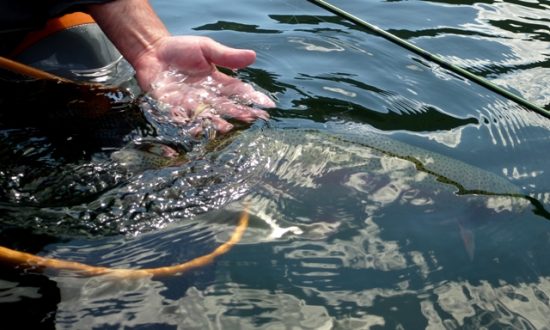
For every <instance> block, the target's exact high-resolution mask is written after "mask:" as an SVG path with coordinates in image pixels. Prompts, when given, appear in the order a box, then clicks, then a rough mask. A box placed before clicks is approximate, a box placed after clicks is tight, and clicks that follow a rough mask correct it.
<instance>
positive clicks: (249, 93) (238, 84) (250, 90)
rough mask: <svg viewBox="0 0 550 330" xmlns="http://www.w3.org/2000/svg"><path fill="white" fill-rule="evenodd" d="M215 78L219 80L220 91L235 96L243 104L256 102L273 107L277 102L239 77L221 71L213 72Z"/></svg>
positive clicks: (261, 105)
mask: <svg viewBox="0 0 550 330" xmlns="http://www.w3.org/2000/svg"><path fill="white" fill-rule="evenodd" d="M212 76H213V77H214V79H215V80H216V81H217V82H219V85H220V86H221V87H220V93H221V94H222V95H224V96H226V97H229V98H233V99H235V100H236V101H238V102H240V103H243V104H255V105H257V106H260V107H265V108H272V107H274V106H275V102H273V100H271V98H269V97H268V96H267V95H265V94H264V93H261V92H259V91H257V90H255V89H254V87H252V85H250V84H247V83H244V82H242V81H240V80H239V79H237V78H233V77H230V76H227V75H225V74H223V73H221V72H219V71H217V72H214V73H213V74H212Z"/></svg>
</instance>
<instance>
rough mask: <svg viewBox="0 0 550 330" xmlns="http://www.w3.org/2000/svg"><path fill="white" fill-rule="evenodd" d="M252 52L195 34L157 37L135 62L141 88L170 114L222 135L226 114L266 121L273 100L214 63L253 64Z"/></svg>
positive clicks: (195, 130) (235, 66) (226, 128)
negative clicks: (267, 109) (223, 71)
mask: <svg viewBox="0 0 550 330" xmlns="http://www.w3.org/2000/svg"><path fill="white" fill-rule="evenodd" d="M255 58H256V54H255V53H254V52H253V51H251V50H244V49H235V48H230V47H227V46H224V45H222V44H220V43H217V42H216V41H214V40H212V39H210V38H206V37H197V36H170V37H165V38H162V39H159V40H158V41H157V42H156V43H155V44H153V45H152V46H151V47H150V48H149V49H148V50H147V51H146V52H145V53H144V54H142V55H141V56H140V58H139V60H138V61H137V62H136V64H134V67H135V69H136V77H137V79H138V82H139V84H140V86H141V87H142V88H143V89H144V90H145V91H146V92H148V93H149V94H150V95H151V96H152V97H154V98H155V99H156V100H157V101H159V102H161V104H163V105H164V108H165V109H167V111H169V112H170V116H171V117H172V119H173V120H174V121H177V122H180V123H182V124H184V125H190V126H193V128H192V129H191V133H192V134H194V135H196V134H199V133H200V132H201V131H202V129H203V127H204V125H205V122H206V123H207V124H208V125H212V126H213V127H214V128H215V129H216V131H218V132H221V133H225V132H227V131H229V130H231V128H232V127H233V126H232V125H231V124H230V123H229V122H227V121H226V119H227V118H233V119H236V120H239V121H243V122H247V123H249V122H252V121H254V120H256V119H259V118H262V119H267V118H268V117H269V116H268V114H267V112H266V111H264V110H261V109H258V108H255V106H258V107H264V108H268V107H273V106H275V104H274V102H273V101H272V100H271V99H270V98H269V97H268V96H267V95H265V94H263V93H261V92H259V91H256V90H255V89H254V88H253V87H252V86H251V85H249V84H247V83H244V82H242V81H241V80H239V79H236V78H234V77H231V76H228V75H226V74H224V73H222V72H220V71H219V70H217V68H216V66H221V67H226V68H229V69H239V68H244V67H246V66H248V65H250V64H252V63H253V62H254V60H255Z"/></svg>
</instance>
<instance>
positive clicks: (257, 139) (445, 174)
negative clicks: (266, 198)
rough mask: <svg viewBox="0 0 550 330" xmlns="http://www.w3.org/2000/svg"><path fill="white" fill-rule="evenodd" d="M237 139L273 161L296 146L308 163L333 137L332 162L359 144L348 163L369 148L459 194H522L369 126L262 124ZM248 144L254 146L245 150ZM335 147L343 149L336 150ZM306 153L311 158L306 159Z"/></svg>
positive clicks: (319, 158) (321, 157)
mask: <svg viewBox="0 0 550 330" xmlns="http://www.w3.org/2000/svg"><path fill="white" fill-rule="evenodd" d="M238 140H241V141H240V142H238V143H239V144H240V145H241V147H239V148H240V151H239V152H240V153H242V154H243V155H245V154H247V153H249V154H250V153H253V154H255V155H254V156H251V157H257V158H258V159H261V158H263V157H268V156H269V157H270V158H271V160H270V161H276V159H277V157H289V156H288V155H285V152H289V150H291V149H292V148H294V149H295V150H292V152H293V153H299V154H300V155H299V157H300V162H306V163H311V164H313V163H315V162H323V161H327V160H328V159H327V157H328V156H327V154H326V151H322V150H319V153H317V154H316V153H315V152H313V151H312V149H314V148H316V145H317V146H320V145H323V144H324V145H325V146H327V145H328V144H327V143H329V142H330V141H332V148H333V149H334V150H336V151H335V152H336V154H338V156H331V157H332V158H331V159H330V160H331V161H332V162H333V163H334V162H337V158H338V157H347V158H349V157H354V156H353V153H350V152H348V151H349V150H350V147H351V146H358V147H360V148H362V150H363V151H358V152H357V153H356V154H357V155H356V156H355V157H356V159H355V160H352V159H346V160H345V162H346V163H347V164H348V165H349V164H351V163H353V162H356V164H363V166H367V164H366V162H365V159H366V158H368V157H365V155H361V153H364V152H365V150H370V152H376V153H379V154H382V155H386V156H388V157H394V158H399V159H402V160H406V161H409V162H411V163H413V164H414V166H415V167H416V169H417V170H418V171H420V172H424V173H427V174H428V175H431V176H434V177H435V178H436V179H437V181H439V182H441V183H443V184H447V185H451V186H454V187H455V188H456V189H457V190H458V193H459V194H478V195H491V196H493V195H494V196H515V197H523V194H522V191H521V189H520V188H519V187H517V186H516V185H514V184H513V183H512V182H510V181H509V180H508V179H507V178H505V177H504V176H500V175H497V174H495V173H492V172H489V171H487V170H484V169H481V168H479V167H475V166H473V165H470V164H467V163H465V162H463V161H460V160H457V159H454V158H451V157H448V156H445V155H442V154H439V153H435V152H432V151H429V150H426V149H422V148H420V147H416V146H413V145H409V144H406V143H404V142H401V141H398V140H396V139H393V138H391V137H390V136H388V135H386V134H383V133H381V132H377V131H373V130H369V129H362V128H361V129H345V130H344V129H340V130H330V131H328V130H323V129H309V128H283V129H274V128H269V127H265V128H263V129H259V130H258V131H257V132H255V133H252V132H246V133H243V134H241V137H239V138H238ZM248 145H250V146H251V148H253V150H244V148H246V146H248ZM285 149H286V151H285ZM338 149H340V150H341V151H342V152H339V153H338V151H337V150H338ZM323 152H324V154H323ZM344 154H347V155H344ZM290 157H294V156H290ZM308 157H310V158H312V159H307V158H308ZM294 165H296V164H294ZM343 166H345V165H343Z"/></svg>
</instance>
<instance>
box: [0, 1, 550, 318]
mask: <svg viewBox="0 0 550 330" xmlns="http://www.w3.org/2000/svg"><path fill="white" fill-rule="evenodd" d="M334 4H337V5H339V6H342V8H344V9H346V10H348V11H350V12H353V13H354V14H355V15H357V16H360V17H361V18H363V19H365V20H367V21H369V22H371V23H373V24H376V25H378V26H380V27H381V28H383V29H385V30H388V31H390V32H392V33H394V34H396V35H398V36H399V37H401V38H404V39H407V40H408V41H411V42H413V43H415V44H417V45H418V46H421V47H422V48H425V49H426V50H429V51H431V52H434V53H437V54H439V55H441V56H443V57H444V58H445V59H447V60H449V61H451V62H452V63H454V64H457V65H460V66H461V67H464V68H466V69H468V70H470V71H472V72H474V73H476V74H479V75H481V76H483V77H485V78H487V79H489V80H491V81H493V82H494V83H497V84H499V85H500V86H503V87H505V88H508V89H509V90H511V91H513V92H516V93H519V94H520V95H522V96H523V97H525V98H527V99H529V100H530V101H532V102H534V103H536V104H538V105H539V106H542V107H546V109H550V94H549V89H548V87H549V82H550V80H549V78H548V77H549V65H548V64H549V59H548V56H549V49H550V46H549V45H550V43H549V40H550V39H549V38H550V29H549V28H548V25H549V22H550V14H549V12H548V9H549V4H548V2H545V1H541V0H538V1H505V2H501V1H498V2H497V1H494V2H493V1H484V2H473V1H461V2H458V1H448V2H446V1H386V2H382V1H334ZM153 5H154V6H155V8H156V9H157V10H158V11H159V13H160V15H161V16H162V17H163V19H164V20H165V22H166V23H167V25H168V27H169V28H170V30H171V31H172V32H173V33H177V34H185V33H194V34H201V35H208V36H211V37H213V38H215V39H216V40H218V41H221V42H223V43H226V44H229V45H232V46H235V47H246V48H252V49H255V50H256V51H257V53H258V60H257V62H256V63H255V64H254V65H253V66H252V67H250V68H248V69H246V70H243V71H241V72H239V76H240V77H241V78H242V79H244V80H246V81H249V82H251V83H254V84H255V85H256V86H258V88H261V89H263V90H265V91H266V92H267V93H269V94H270V95H271V96H272V97H273V98H274V99H276V101H277V108H276V109H273V110H271V111H270V114H271V116H272V119H271V120H270V121H269V122H267V123H265V122H259V123H256V124H254V125H252V127H243V128H242V129H241V130H239V132H237V133H236V134H234V135H231V136H230V137H226V138H224V139H221V140H220V141H217V142H215V143H210V144H206V143H203V144H200V145H198V146H196V148H194V149H193V151H192V152H190V153H188V154H187V155H185V159H183V158H181V159H177V160H176V161H174V160H166V159H163V158H162V157H157V158H154V161H151V162H148V163H143V162H135V163H131V164H130V166H120V165H119V164H117V163H116V162H113V160H112V159H113V156H112V154H113V152H119V154H118V155H120V154H121V152H122V155H125V154H124V152H125V151H126V150H131V151H132V152H134V154H131V155H135V150H136V145H135V143H132V142H131V141H132V140H133V139H135V138H137V137H141V138H143V137H152V136H153V135H155V134H153V133H152V132H156V133H157V135H158V136H160V138H161V139H160V140H162V141H161V142H159V139H157V140H154V141H152V142H151V141H149V142H147V143H145V144H142V145H140V148H141V149H139V150H141V151H144V150H145V151H147V152H149V151H150V150H157V149H155V148H158V145H159V144H161V145H162V144H163V143H166V141H168V142H170V143H169V144H168V145H170V146H173V145H174V144H178V143H180V144H185V143H186V142H187V141H186V139H185V137H184V136H180V135H178V134H179V133H178V132H179V131H178V130H177V127H174V126H171V125H170V124H167V123H163V122H151V118H150V117H147V111H145V114H146V116H145V117H144V116H143V115H141V113H142V112H141V111H143V110H144V109H146V107H141V108H138V109H129V110H127V111H125V112H122V113H118V114H117V115H113V118H112V121H111V122H113V123H120V122H131V123H133V125H129V128H128V129H126V130H123V129H121V126H120V125H116V124H113V125H114V126H113V127H116V128H113V127H110V126H109V125H107V126H104V125H99V126H98V127H94V129H93V130H92V131H93V132H85V133H84V134H83V133H82V131H80V130H79V129H77V130H68V131H67V132H68V133H66V134H52V132H44V131H43V130H38V129H35V128H31V127H26V126H25V127H20V126H17V127H10V126H8V127H2V131H1V132H0V133H1V134H0V141H1V143H2V144H1V146H2V147H1V148H0V150H1V153H2V164H3V165H2V171H1V172H0V179H1V182H0V188H1V190H0V195H1V198H2V199H1V201H0V217H1V218H0V219H1V225H2V227H1V232H0V242H1V243H2V245H5V246H9V247H12V248H17V249H20V250H24V251H29V252H34V253H39V254H40V255H44V256H50V257H56V258H62V259H70V260H76V261H80V262H84V263H87V264H93V265H103V266H109V267H128V268H148V267H157V266H163V265H169V264H174V263H178V262H181V261H184V260H189V259H192V258H193V257H196V256H199V255H201V254H204V253H208V252H209V251H211V250H212V249H214V248H215V247H216V246H218V245H220V244H221V243H222V242H223V241H225V240H226V239H227V237H228V236H229V235H230V233H231V231H232V230H233V228H234V227H235V224H236V222H237V219H238V217H239V214H240V212H241V211H242V210H243V209H244V207H245V206H244V205H245V203H246V204H249V205H250V206H249V208H250V214H251V223H250V228H249V229H248V230H247V232H246V234H245V236H244V238H243V240H242V241H241V242H240V243H239V244H238V245H237V246H236V247H235V248H233V249H232V250H231V251H230V252H229V253H228V254H226V255H224V256H222V257H221V258H219V259H218V260H217V261H216V262H215V263H213V264H211V265H209V266H206V267H203V268H200V269H197V270H195V271H191V272H188V273H185V274H182V275H178V276H172V277H165V278H155V279H141V280H120V279H113V278H109V277H108V276H102V277H92V278H90V277H80V276H77V275H76V274H74V273H71V272H57V271H53V270H45V271H43V272H39V271H35V270H32V269H31V270H29V269H23V268H19V267H15V268H14V267H12V266H9V265H5V266H3V267H2V275H1V277H0V304H1V305H0V306H1V307H2V308H0V313H1V314H2V315H3V317H5V318H7V317H9V316H10V317H16V316H19V315H20V316H21V318H20V319H19V320H20V322H25V323H31V324H32V325H34V326H35V327H38V326H43V327H46V328H61V329H65V328H66V329H90V328H97V329H111V328H117V329H118V328H148V329H173V328H179V329H209V328H213V329H217V328H228V329H241V328H269V329H273V328H274V329H280V328H285V329H286V328H299V329H309V328H311V329H331V328H336V329H368V328H390V329H393V328H405V329H421V328H430V329H442V328H448V329H456V328H469V329H479V328H483V327H484V328H488V329H489V328H491V329H500V328H505V327H508V328H513V329H517V328H528V329H532V328H535V329H544V328H547V327H548V324H550V317H549V316H548V315H550V313H549V312H550V263H549V262H548V260H549V257H550V255H549V252H548V250H549V249H548V248H549V246H550V226H549V225H550V223H549V220H550V213H548V208H549V205H548V204H549V203H550V202H549V198H550V197H549V196H550V195H549V192H550V177H549V174H548V172H547V168H549V165H550V159H549V158H548V157H547V152H546V151H545V150H547V149H548V147H549V141H548V136H550V134H549V133H550V120H549V119H546V118H544V117H542V116H540V115H538V114H536V113H534V112H532V111H529V110H526V109H523V108H521V107H519V106H517V105H515V104H514V103H513V102H511V101H508V100H506V99H505V98H503V97H501V96H498V95H495V94H494V93H492V92H490V91H488V90H486V89H484V88H483V87H481V86H478V85H476V84H474V83H471V82H469V81H467V80H465V79H463V78H461V77H459V76H457V75H455V74H452V73H450V72H448V71H446V70H444V69H442V68H440V67H438V66H436V65H433V64H432V63H430V62H428V61H426V60H425V59H423V58H420V57H419V56H417V55H415V54H412V53H410V52H408V51H406V50H404V49H402V48H400V47H399V46H397V45H394V44H392V43H390V42H388V41H386V40H385V39H382V38H380V37H378V36H376V35H374V34H372V33H369V32H366V31H364V30H362V29H360V28H358V27H356V26H355V25H353V24H351V23H349V22H347V21H345V20H343V19H341V18H337V17H335V16H334V15H332V14H330V13H328V12H326V11H323V10H322V9H319V8H317V7H315V6H313V5H311V4H310V3H308V2H305V1H261V2H260V1H235V2H231V3H230V4H229V3H220V2H218V1H202V2H200V3H196V4H195V3H190V2H186V3H185V4H184V3H179V2H174V1H168V0H166V1H154V2H153ZM135 123H139V125H137V124H135ZM5 126H6V125H5ZM67 129H68V128H67ZM56 132H57V131H56ZM57 133H58V132H57ZM158 136H156V137H158ZM144 145H145V146H144ZM121 150H122V151H121ZM138 155H139V154H138Z"/></svg>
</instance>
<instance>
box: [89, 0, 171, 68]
mask: <svg viewBox="0 0 550 330" xmlns="http://www.w3.org/2000/svg"><path fill="white" fill-rule="evenodd" d="M89 13H90V14H91V15H92V16H93V18H94V19H95V20H96V22H97V23H98V24H99V26H100V27H101V29H102V30H103V32H105V34H106V35H107V36H108V37H109V39H111V41H112V42H113V43H114V44H115V45H116V47H117V48H118V50H119V51H120V52H121V53H122V55H123V56H124V57H125V58H126V59H127V60H128V61H129V62H130V63H131V64H132V65H136V64H137V62H138V60H139V58H140V57H141V56H142V55H143V54H144V53H146V52H148V51H150V50H152V49H153V47H154V45H155V43H156V42H157V41H158V40H160V39H161V38H162V37H165V36H167V35H169V32H168V30H167V29H166V27H165V26H164V24H163V23H162V21H161V20H160V18H159V17H158V15H157V14H156V13H155V12H154V10H153V8H152V7H151V5H150V4H149V1H148V0H116V1H112V2H109V3H105V4H101V5H90V6H89ZM122 15H123V16H122Z"/></svg>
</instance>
